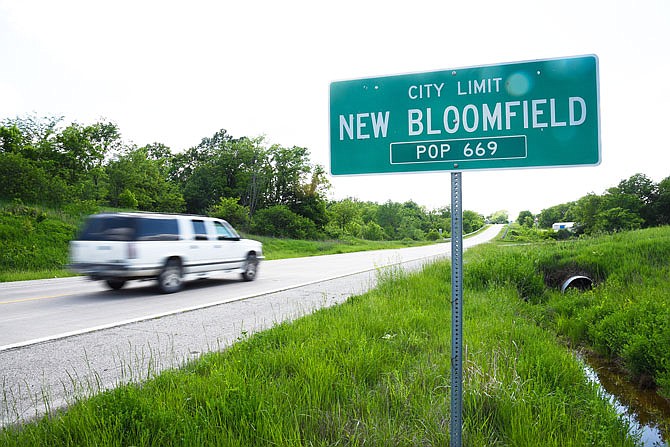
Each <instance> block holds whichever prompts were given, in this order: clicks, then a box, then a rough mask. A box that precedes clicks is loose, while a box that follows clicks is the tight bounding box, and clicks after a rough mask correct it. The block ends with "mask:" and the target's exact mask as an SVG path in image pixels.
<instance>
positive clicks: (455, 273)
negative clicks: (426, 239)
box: [450, 172, 463, 447]
mask: <svg viewBox="0 0 670 447" xmlns="http://www.w3.org/2000/svg"><path fill="white" fill-rule="evenodd" d="M461 199H462V191H461V173H460V172H452V173H451V426H450V439H451V442H450V445H451V447H461V445H462V430H463V428H462V427H463V209H462V204H461Z"/></svg>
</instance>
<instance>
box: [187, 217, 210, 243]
mask: <svg viewBox="0 0 670 447" xmlns="http://www.w3.org/2000/svg"><path fill="white" fill-rule="evenodd" d="M191 222H193V234H194V235H195V239H196V240H197V241H206V240H207V230H206V229H205V221H204V220H192V221H191Z"/></svg>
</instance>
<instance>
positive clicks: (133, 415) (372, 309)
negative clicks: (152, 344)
mask: <svg viewBox="0 0 670 447" xmlns="http://www.w3.org/2000/svg"><path fill="white" fill-rule="evenodd" d="M468 253H470V252H468ZM479 256H480V255H478V254H477V253H475V255H474V256H472V258H470V257H467V253H466V257H467V260H468V262H467V263H466V265H467V267H468V268H467V270H466V276H467V275H468V273H467V272H469V271H471V270H472V267H473V266H476V265H477V264H478V262H479V261H478V259H479ZM526 262H529V263H530V265H532V262H530V261H526ZM380 279H381V285H380V286H379V287H378V288H377V289H375V290H373V291H371V292H369V293H366V294H364V295H361V296H356V297H352V298H350V299H349V300H348V301H347V302H346V303H344V304H342V305H339V306H335V307H332V308H329V309H324V310H320V311H317V312H316V313H314V314H312V315H310V316H307V317H304V318H301V319H299V320H295V321H293V322H290V323H283V324H280V325H278V326H276V327H274V328H272V329H270V330H268V331H265V332H262V333H259V334H256V335H253V336H251V337H249V338H247V339H244V340H242V341H240V342H239V343H237V344H236V345H234V346H233V347H231V348H230V349H227V350H226V351H223V352H218V353H211V354H207V355H205V356H204V357H202V358H201V359H199V360H198V361H194V362H193V363H190V364H188V365H185V366H184V367H183V368H182V369H179V370H170V371H166V372H163V373H161V374H160V375H159V376H157V377H155V378H153V379H150V380H147V381H146V382H144V383H141V384H133V385H128V386H123V387H120V388H117V389H115V390H112V391H108V392H105V393H103V394H100V395H98V396H95V397H93V398H91V399H88V400H82V401H80V402H78V403H76V404H74V405H73V406H71V407H70V408H69V409H68V410H67V411H65V412H62V413H57V414H54V415H52V416H51V417H46V418H44V419H42V420H40V421H36V422H34V423H29V424H25V425H23V426H21V427H14V428H9V429H5V430H3V431H2V432H1V433H0V444H1V445H7V446H16V445H18V446H53V445H72V446H74V445H98V446H130V445H133V446H159V445H169V446H193V445H218V446H270V445H273V446H331V445H342V446H363V445H373V446H393V445H396V446H421V445H430V446H439V445H448V444H449V420H450V414H449V411H450V410H449V396H450V357H451V353H450V319H451V315H450V311H451V305H450V303H449V297H450V285H449V280H450V265H449V264H448V263H446V262H442V263H437V264H433V265H430V266H428V267H426V268H425V270H424V271H423V272H422V273H416V274H409V275H408V274H402V273H399V272H398V271H393V270H392V271H390V272H387V273H383V274H381V278H380ZM466 279H467V277H466ZM495 282H496V283H495V284H494V282H489V283H488V284H483V285H480V286H477V287H473V286H472V280H471V279H467V283H468V284H470V286H469V287H466V292H465V298H464V348H465V352H464V378H465V379H464V423H463V425H464V433H463V436H464V444H465V445H467V446H496V445H500V446H507V445H509V446H561V447H562V446H567V445H570V446H593V445H596V446H633V445H635V442H634V439H632V438H631V437H630V436H629V435H628V434H627V433H628V431H627V430H628V429H627V427H626V426H625V424H624V423H623V422H622V421H621V420H620V419H619V418H618V417H617V415H616V414H615V412H614V410H613V409H612V408H611V406H609V404H608V403H607V402H605V401H603V400H602V399H601V398H600V397H599V394H598V391H597V390H596V389H595V388H594V387H593V385H591V384H589V382H588V381H587V380H586V378H585V377H584V374H583V373H582V370H581V367H580V364H579V362H578V360H576V358H575V357H574V356H573V355H572V354H570V352H569V351H568V350H567V349H566V348H565V347H563V346H562V345H561V344H560V343H558V342H557V340H556V338H555V336H554V335H552V334H551V333H550V332H548V331H545V330H543V329H542V328H541V327H540V326H538V325H537V324H536V322H535V321H534V320H533V319H531V318H528V317H527V315H528V312H527V306H528V305H529V304H528V303H526V302H524V301H523V300H520V299H519V288H518V286H517V285H516V284H514V283H513V282H505V281H504V280H502V279H499V280H496V281H495Z"/></svg>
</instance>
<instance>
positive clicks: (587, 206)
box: [572, 193, 603, 234]
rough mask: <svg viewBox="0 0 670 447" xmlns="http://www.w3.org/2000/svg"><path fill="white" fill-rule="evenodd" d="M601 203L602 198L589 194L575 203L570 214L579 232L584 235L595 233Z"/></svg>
mask: <svg viewBox="0 0 670 447" xmlns="http://www.w3.org/2000/svg"><path fill="white" fill-rule="evenodd" d="M602 203H603V199H602V197H601V196H599V195H597V194H594V193H589V194H587V195H585V196H584V197H582V198H580V199H579V200H577V201H576V202H575V204H574V207H573V208H572V213H573V215H574V216H575V221H576V222H577V223H579V228H580V229H581V231H583V232H584V233H586V234H590V233H593V232H594V231H596V222H597V216H598V213H600V212H601V211H602V208H601V207H602Z"/></svg>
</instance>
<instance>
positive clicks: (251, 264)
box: [242, 253, 258, 281]
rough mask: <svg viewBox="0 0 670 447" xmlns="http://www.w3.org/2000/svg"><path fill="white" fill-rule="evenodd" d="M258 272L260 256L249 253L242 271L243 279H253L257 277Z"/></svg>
mask: <svg viewBox="0 0 670 447" xmlns="http://www.w3.org/2000/svg"><path fill="white" fill-rule="evenodd" d="M257 272H258V258H257V257H256V255H255V254H254V253H249V254H248V255H247V262H246V263H245V264H244V270H243V271H242V279H243V280H244V281H253V280H254V279H256V273H257Z"/></svg>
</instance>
